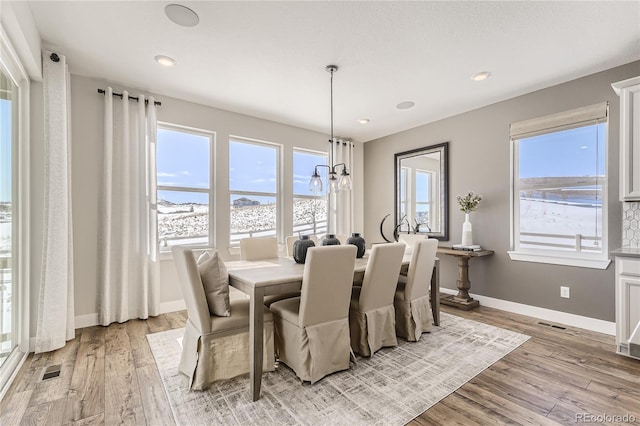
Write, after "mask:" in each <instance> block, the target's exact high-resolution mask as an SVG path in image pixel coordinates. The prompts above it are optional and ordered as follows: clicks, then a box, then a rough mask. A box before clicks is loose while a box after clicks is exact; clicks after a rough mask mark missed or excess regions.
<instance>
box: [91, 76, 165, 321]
mask: <svg viewBox="0 0 640 426" xmlns="http://www.w3.org/2000/svg"><path fill="white" fill-rule="evenodd" d="M137 97H138V102H137V103H135V102H132V101H130V100H129V93H128V92H127V91H126V90H125V91H123V93H122V99H117V98H116V99H115V100H114V98H113V89H112V88H111V87H109V88H107V89H106V90H105V97H104V145H103V158H102V187H101V193H100V203H101V206H100V209H99V211H100V217H99V229H100V231H99V237H98V280H99V299H98V314H99V318H98V321H99V322H100V324H102V325H108V324H110V323H112V322H114V321H117V322H125V321H127V320H129V319H133V318H141V319H145V318H148V317H149V316H155V315H158V311H159V272H158V268H159V265H158V241H157V224H156V221H157V218H156V174H155V154H156V128H157V122H156V107H155V105H154V98H153V97H149V98H148V99H147V98H145V96H144V95H137ZM145 100H147V101H148V102H146V103H145Z"/></svg>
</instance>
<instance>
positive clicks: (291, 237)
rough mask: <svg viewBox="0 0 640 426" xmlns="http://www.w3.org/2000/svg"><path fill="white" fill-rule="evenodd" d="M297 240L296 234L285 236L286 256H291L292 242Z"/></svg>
mask: <svg viewBox="0 0 640 426" xmlns="http://www.w3.org/2000/svg"><path fill="white" fill-rule="evenodd" d="M297 240H298V237H296V236H290V237H287V238H286V243H287V257H293V243H295V242H296V241H297Z"/></svg>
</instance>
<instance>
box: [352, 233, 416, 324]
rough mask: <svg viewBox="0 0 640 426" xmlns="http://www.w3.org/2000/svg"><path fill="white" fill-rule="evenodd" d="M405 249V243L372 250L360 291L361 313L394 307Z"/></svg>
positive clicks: (384, 245) (385, 245)
mask: <svg viewBox="0 0 640 426" xmlns="http://www.w3.org/2000/svg"><path fill="white" fill-rule="evenodd" d="M404 249H405V245H404V244H403V243H393V244H375V245H374V246H373V247H372V248H371V253H370V254H369V261H368V262H367V269H366V270H365V272H364V278H363V280H362V290H361V291H360V301H359V305H360V311H361V312H368V311H371V310H373V309H378V308H381V307H383V306H387V305H393V297H394V295H395V292H396V286H397V284H398V276H399V275H400V268H401V267H402V258H403V257H404Z"/></svg>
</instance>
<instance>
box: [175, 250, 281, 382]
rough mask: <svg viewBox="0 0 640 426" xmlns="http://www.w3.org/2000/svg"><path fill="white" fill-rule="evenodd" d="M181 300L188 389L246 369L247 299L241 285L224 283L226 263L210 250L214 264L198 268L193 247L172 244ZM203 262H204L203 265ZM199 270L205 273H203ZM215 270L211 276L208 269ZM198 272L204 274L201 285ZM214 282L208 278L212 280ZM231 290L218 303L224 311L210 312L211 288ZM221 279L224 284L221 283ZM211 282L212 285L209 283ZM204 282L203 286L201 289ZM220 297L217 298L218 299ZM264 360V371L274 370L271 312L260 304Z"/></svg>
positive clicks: (182, 362) (183, 364) (181, 367)
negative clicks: (234, 285)
mask: <svg viewBox="0 0 640 426" xmlns="http://www.w3.org/2000/svg"><path fill="white" fill-rule="evenodd" d="M171 250H172V252H173V258H174V260H175V264H176V269H177V271H178V278H179V281H180V286H181V288H182V293H183V296H184V300H185V304H186V305H187V314H188V317H189V318H188V319H187V324H186V326H185V331H184V338H183V339H182V356H181V358H180V364H179V365H178V371H180V372H181V373H183V374H185V375H186V376H187V377H189V389H192V390H203V389H206V388H207V387H208V386H209V385H210V384H211V383H213V382H215V381H218V380H223V379H229V378H232V377H235V376H239V375H241V374H246V373H248V372H249V366H250V362H249V298H248V297H246V295H245V294H244V293H242V292H240V291H239V290H237V289H235V288H233V287H228V279H229V277H228V275H227V271H226V268H225V267H224V263H220V262H222V261H221V260H219V259H218V257H217V253H214V259H213V261H214V264H213V268H209V270H207V271H206V272H202V268H200V269H201V270H199V268H198V264H196V260H195V258H194V255H193V252H192V251H191V250H190V249H188V248H185V247H180V246H174V247H172V248H171ZM201 265H202V264H201ZM201 272H202V273H203V274H202V275H201ZM212 272H213V273H214V275H213V276H212V275H211V273H212ZM202 277H205V284H206V285H208V286H209V287H206V286H205V284H203V279H202ZM211 280H212V281H213V282H210V281H211ZM225 280H226V285H227V287H228V291H229V297H228V299H227V301H228V305H227V306H222V305H225V303H223V304H222V305H220V304H219V303H218V306H216V308H217V309H218V310H219V309H222V310H223V312H218V314H222V315H227V314H228V316H218V315H215V314H213V313H212V310H213V309H214V306H213V305H214V303H212V302H211V300H212V299H211V298H212V297H215V296H212V292H213V293H220V291H224V290H225V288H224V282H225ZM221 283H222V286H220V285H221ZM212 286H214V287H216V288H212ZM205 287H206V288H205ZM216 301H217V302H220V299H216ZM263 333H264V352H263V356H264V364H263V369H264V370H265V371H273V370H274V362H275V355H274V345H273V315H272V314H271V312H270V311H269V309H267V308H266V307H265V308H264V331H263Z"/></svg>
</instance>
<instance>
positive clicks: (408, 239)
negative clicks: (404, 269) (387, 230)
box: [398, 234, 428, 254]
mask: <svg viewBox="0 0 640 426" xmlns="http://www.w3.org/2000/svg"><path fill="white" fill-rule="evenodd" d="M427 238H428V236H427V235H426V234H398V242H401V243H405V244H406V245H407V249H406V253H407V254H409V253H412V252H413V248H414V247H415V245H416V242H418V241H422V240H426V239H427Z"/></svg>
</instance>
